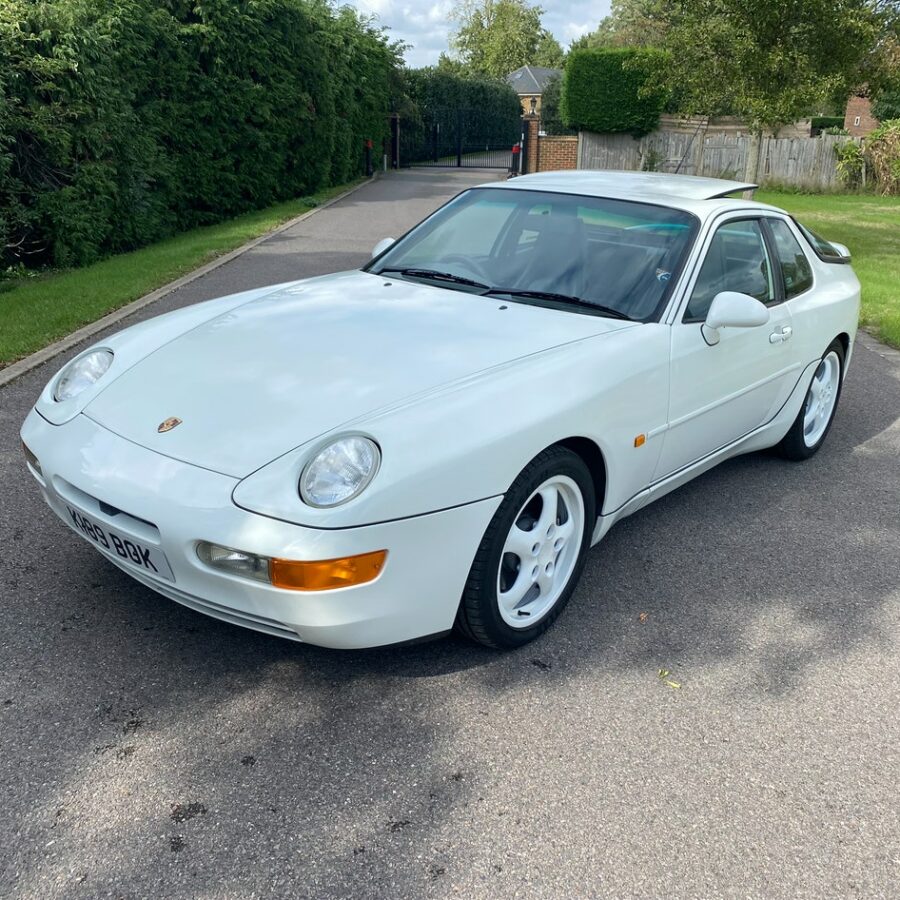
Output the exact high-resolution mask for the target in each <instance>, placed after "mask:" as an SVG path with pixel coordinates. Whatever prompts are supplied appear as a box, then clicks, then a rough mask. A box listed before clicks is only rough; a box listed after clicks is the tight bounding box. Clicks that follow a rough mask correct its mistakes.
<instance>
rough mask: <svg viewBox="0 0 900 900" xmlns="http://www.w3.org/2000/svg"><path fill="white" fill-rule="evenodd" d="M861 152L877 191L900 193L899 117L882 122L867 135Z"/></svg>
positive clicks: (893, 194) (895, 194)
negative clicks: (873, 178)
mask: <svg viewBox="0 0 900 900" xmlns="http://www.w3.org/2000/svg"><path fill="white" fill-rule="evenodd" d="M863 152H864V154H865V158H866V164H867V165H868V167H869V168H870V169H871V171H872V174H873V175H874V176H875V184H876V186H877V189H878V191H879V193H881V194H884V195H892V196H897V195H900V119H890V120H888V121H887V122H883V123H882V124H881V126H880V127H879V128H876V129H875V131H873V132H872V133H871V134H870V135H868V137H867V138H866V141H865V144H864V147H863Z"/></svg>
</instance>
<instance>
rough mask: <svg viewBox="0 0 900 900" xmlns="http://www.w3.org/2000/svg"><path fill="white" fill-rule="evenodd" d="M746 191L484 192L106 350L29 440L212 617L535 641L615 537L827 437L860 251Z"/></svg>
mask: <svg viewBox="0 0 900 900" xmlns="http://www.w3.org/2000/svg"><path fill="white" fill-rule="evenodd" d="M745 187H751V186H748V185H743V184H738V183H735V182H730V181H721V180H718V179H709V178H693V177H685V176H675V175H660V174H653V173H624V172H585V171H581V172H564V173H563V172H557V173H545V174H538V175H529V176H526V177H523V178H517V179H515V180H512V181H507V182H501V183H495V184H487V185H484V186H483V187H479V188H475V189H472V190H467V191H465V192H463V193H462V194H460V195H459V196H458V197H456V198H455V199H454V200H452V201H451V202H449V203H448V204H446V205H445V206H444V207H442V208H441V209H439V210H438V211H437V212H435V213H434V214H433V215H431V216H430V217H429V218H427V219H426V220H425V221H424V222H422V223H421V224H420V225H418V226H416V227H415V228H413V229H412V231H410V232H409V233H408V234H407V235H406V236H405V237H403V238H401V239H400V240H399V241H396V242H394V241H391V240H390V239H386V240H385V241H382V242H381V243H380V244H379V245H378V247H376V252H375V254H374V258H373V259H372V260H371V262H369V264H368V265H367V266H366V267H365V268H364V269H362V270H361V271H352V272H344V273H340V274H336V275H329V276H325V277H322V278H312V279H308V280H305V281H299V282H294V283H290V284H281V285H275V286H271V287H266V288H261V289H259V290H254V291H249V292H246V293H242V294H236V295H234V296H230V297H225V298H222V299H219V300H213V301H210V302H208V303H202V304H199V305H196V306H192V307H189V308H187V309H182V310H179V311H177V312H172V313H169V314H167V315H163V316H160V317H159V318H156V319H152V320H150V321H147V322H143V323H141V324H139V325H136V326H134V327H132V328H128V329H126V330H125V331H122V332H121V333H119V334H117V335H115V336H114V337H111V338H109V339H107V340H104V341H102V342H100V343H99V344H97V345H96V346H94V347H92V348H90V349H89V350H86V351H85V352H83V353H82V354H80V355H79V356H78V357H76V358H75V359H74V360H73V361H72V362H70V363H68V365H66V366H65V367H64V368H63V369H62V371H60V372H59V374H58V375H56V377H54V378H53V379H52V381H51V382H50V383H49V384H48V385H47V387H46V389H45V390H44V392H43V393H42V394H41V397H40V399H39V400H38V401H37V405H36V406H35V408H34V410H33V411H32V412H31V413H30V414H29V416H28V418H27V419H26V421H25V423H24V425H23V427H22V440H23V442H24V445H25V454H26V457H27V459H28V465H29V467H30V469H31V472H32V474H33V475H34V477H35V478H36V479H37V481H38V483H39V485H40V488H41V491H42V493H43V495H44V497H45V499H46V500H47V502H48V503H49V504H50V506H51V507H52V508H53V510H54V511H55V512H56V513H57V514H58V515H59V516H60V518H61V519H62V520H63V521H64V522H65V523H66V524H67V525H69V526H70V527H71V528H72V529H74V530H75V531H76V532H77V533H78V534H80V535H81V536H82V537H84V538H85V539H86V540H88V541H89V542H91V543H92V544H93V545H94V546H95V547H96V548H97V549H98V550H99V551H100V552H101V553H102V554H103V555H104V556H105V557H106V558H107V559H109V560H111V561H112V562H114V563H115V564H116V565H118V566H120V567H121V568H122V569H124V570H125V571H126V572H128V573H129V574H130V575H132V576H134V577H135V578H136V579H137V580H138V581H140V582H142V583H143V584H145V585H147V586H148V587H150V588H153V589H154V590H156V591H158V592H159V593H161V594H163V595H164V596H166V597H169V598H171V599H173V600H176V601H178V602H179V603H183V604H185V605H186V606H189V607H191V608H192V609H196V610H199V611H200V612H204V613H207V614H209V615H212V616H216V617H217V618H220V619H224V620H226V621H229V622H233V623H235V624H239V625H245V626H247V627H249V628H255V629H258V630H260V631H264V632H268V633H269V634H274V635H280V636H283V637H289V638H294V639H299V640H301V641H306V642H309V643H312V644H319V645H324V646H327V647H364V646H374V645H379V644H388V643H394V642H400V641H408V640H412V639H416V638H421V637H424V636H429V635H435V634H440V633H443V632H446V631H448V630H450V629H451V628H452V627H453V626H454V624H455V625H456V627H457V628H458V629H459V630H460V631H462V632H463V633H465V634H466V635H468V636H469V637H471V638H474V639H475V640H477V641H480V642H482V643H484V644H487V645H490V646H492V647H516V646H519V645H521V644H524V643H526V642H527V641H530V640H532V639H533V638H535V637H536V636H537V635H539V634H541V633H542V632H543V631H544V630H545V629H546V628H547V627H548V626H549V625H550V623H551V622H552V621H553V620H554V619H555V618H556V616H557V615H558V614H559V612H560V611H561V610H562V608H563V607H564V606H565V604H566V602H567V601H568V600H569V598H570V596H571V595H572V592H573V590H574V588H575V585H576V583H577V581H578V577H579V575H580V573H581V570H582V568H583V566H584V563H585V557H586V555H587V552H588V548H589V547H590V546H591V545H592V544H596V543H597V542H598V541H600V540H601V539H602V537H603V536H604V534H605V533H606V532H607V531H608V530H609V529H610V528H611V527H612V525H613V524H615V522H617V521H618V520H619V519H621V518H623V517H624V516H627V515H629V514H630V513H633V512H634V511H635V510H637V509H640V508H641V507H642V506H645V505H646V504H647V503H649V502H650V501H652V500H655V499H656V498H657V497H661V496H662V495H663V494H666V493H667V492H669V491H671V490H673V489H674V488H676V487H678V486H679V485H681V484H684V483H685V482H686V481H688V480H689V479H691V478H694V477H695V476H697V475H699V474H700V473H702V472H704V471H706V470H707V469H709V468H710V467H712V466H714V465H715V464H716V463H718V462H721V461H722V460H723V459H727V458H728V457H730V456H734V455H735V454H738V453H746V452H748V451H751V450H759V449H761V448H764V447H773V446H776V445H777V446H778V447H779V448H780V450H781V452H782V453H783V454H784V455H785V456H787V457H788V458H789V459H796V460H800V459H806V458H807V457H810V456H812V455H813V454H814V453H815V452H816V451H817V450H818V449H819V447H821V445H822V442H823V441H824V440H825V437H826V435H827V434H828V429H829V427H830V426H831V422H832V419H833V417H834V413H835V408H836V406H837V402H838V398H839V396H840V391H841V383H842V381H843V378H844V374H845V372H846V370H847V365H848V363H849V362H850V356H851V352H852V349H853V341H854V338H855V335H856V328H857V318H858V312H859V282H858V281H857V279H856V276H855V275H854V273H853V270H852V269H851V267H850V265H849V264H848V263H849V254H848V252H847V250H846V248H845V247H842V246H840V245H837V244H831V243H829V242H827V241H825V240H823V239H822V238H819V237H817V236H816V235H814V234H812V233H811V232H809V231H808V230H807V229H805V228H804V227H803V226H801V225H799V224H798V223H797V222H795V221H794V220H793V219H792V218H791V217H790V216H789V215H788V214H786V213H785V212H783V211H781V210H780V209H775V208H773V207H770V206H764V205H762V204H759V203H754V202H746V201H742V200H736V199H728V198H727V195H728V194H732V193H735V192H737V191H739V190H741V189H743V188H745ZM591 602H596V601H595V599H594V600H592V598H589V597H585V598H584V599H583V601H582V603H583V604H589V603H591Z"/></svg>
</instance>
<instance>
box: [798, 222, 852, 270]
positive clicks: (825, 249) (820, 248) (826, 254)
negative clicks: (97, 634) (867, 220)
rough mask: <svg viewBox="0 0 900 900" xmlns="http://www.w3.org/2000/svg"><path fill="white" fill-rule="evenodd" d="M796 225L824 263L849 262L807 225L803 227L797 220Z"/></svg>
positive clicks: (832, 245)
mask: <svg viewBox="0 0 900 900" xmlns="http://www.w3.org/2000/svg"><path fill="white" fill-rule="evenodd" d="M794 224H795V225H796V226H797V227H798V228H799V229H800V231H801V232H802V233H803V237H805V238H806V240H808V241H809V244H810V246H811V247H812V248H813V250H815V251H816V256H818V257H819V259H821V260H822V261H823V262H829V263H845V262H847V260H846V259H844V257H843V256H841V254H840V253H838V251H837V249H836V248H835V246H834V244H831V243H829V242H828V241H826V240H825V238H823V237H820V236H819V235H817V234H816V233H815V232H814V231H810V230H809V229H808V228H807V227H806V226H805V225H801V224H800V222H798V221H797V220H796V219H794Z"/></svg>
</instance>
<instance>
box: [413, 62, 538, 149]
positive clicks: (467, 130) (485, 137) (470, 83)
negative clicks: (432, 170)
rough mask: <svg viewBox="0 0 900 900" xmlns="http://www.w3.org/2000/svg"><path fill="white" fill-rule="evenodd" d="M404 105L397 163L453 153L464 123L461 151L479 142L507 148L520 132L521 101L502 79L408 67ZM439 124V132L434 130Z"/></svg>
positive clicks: (435, 68) (518, 136)
mask: <svg viewBox="0 0 900 900" xmlns="http://www.w3.org/2000/svg"><path fill="white" fill-rule="evenodd" d="M403 93H404V98H405V108H404V110H403V119H402V121H401V124H400V140H401V163H402V164H405V163H407V162H416V161H418V160H421V159H427V158H428V157H429V156H430V155H432V154H433V151H434V150H435V147H434V140H435V137H436V134H437V136H439V137H438V147H437V148H436V149H437V151H438V154H439V155H443V154H444V153H453V152H455V147H456V141H457V129H458V127H459V123H460V121H461V122H462V124H463V144H464V150H467V151H468V150H471V151H474V150H476V149H478V145H481V149H484V146H485V145H487V144H491V145H503V144H508V145H509V146H510V147H511V146H512V145H513V144H514V143H515V142H516V141H518V140H519V138H520V137H521V118H522V106H521V104H520V102H519V97H518V95H517V94H516V92H515V91H514V90H513V89H512V88H511V87H510V86H509V85H508V84H507V83H506V82H505V81H495V80H493V79H490V78H481V77H475V76H472V77H469V76H464V75H458V74H455V73H452V72H448V71H446V70H444V69H440V68H438V67H434V66H431V67H426V68H423V69H411V70H409V71H407V72H406V73H405V75H404V88H403ZM435 126H437V132H435Z"/></svg>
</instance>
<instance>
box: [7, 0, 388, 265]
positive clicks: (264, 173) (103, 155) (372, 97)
mask: <svg viewBox="0 0 900 900" xmlns="http://www.w3.org/2000/svg"><path fill="white" fill-rule="evenodd" d="M398 65H399V62H398V58H397V50H396V48H394V47H393V46H392V45H390V44H388V42H387V40H386V39H385V37H384V35H383V34H382V33H381V32H380V31H377V30H375V29H373V28H372V27H371V26H370V25H368V24H367V23H366V22H365V21H364V20H361V19H360V18H359V17H358V16H357V15H356V14H354V13H353V12H351V11H350V10H348V9H346V8H344V9H340V10H334V9H332V8H331V7H330V6H328V5H327V4H325V3H322V2H319V0H205V2H204V3H202V4H200V3H194V2H188V0H56V2H53V3H46V2H45V3H35V2H33V0H4V2H3V4H2V5H0V210H2V212H0V252H2V259H0V266H2V265H9V264H14V263H16V262H17V261H20V260H25V261H26V262H27V263H28V264H29V265H32V266H33V265H38V264H45V263H52V264H55V265H79V264H84V263H87V262H91V261H92V260H94V259H96V258H98V257H99V256H103V255H107V254H109V253H115V252H120V251H123V250H129V249H133V248H135V247H138V246H141V245H142V244H146V243H148V242H150V241H155V240H158V239H160V238H162V237H164V236H166V235H168V234H171V233H172V232H173V231H176V230H180V229H185V228H191V227H194V226H196V225H201V224H207V223H211V222H214V221H217V220H220V219H222V218H225V217H230V216H233V215H236V214H238V213H241V212H244V211H247V210H249V209H253V208H257V207H261V206H265V205H268V204H271V203H274V202H276V201H278V200H283V199H287V198H290V197H296V196H299V195H302V194H307V193H311V192H314V191H316V190H318V189H320V188H322V187H324V186H326V185H329V184H333V183H338V182H342V181H346V180H348V179H349V178H350V177H352V176H353V175H356V174H359V173H361V170H362V160H363V144H364V141H365V140H366V139H373V140H376V141H378V140H380V139H381V138H382V137H383V136H384V134H385V132H386V114H387V112H388V108H389V103H390V93H391V87H392V80H393V79H394V78H395V70H396V68H397V67H398Z"/></svg>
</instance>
